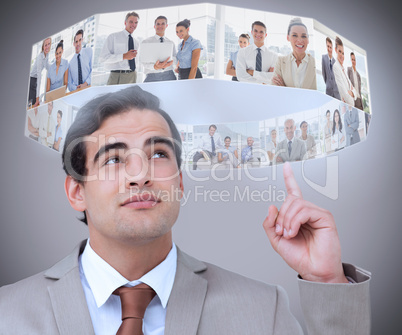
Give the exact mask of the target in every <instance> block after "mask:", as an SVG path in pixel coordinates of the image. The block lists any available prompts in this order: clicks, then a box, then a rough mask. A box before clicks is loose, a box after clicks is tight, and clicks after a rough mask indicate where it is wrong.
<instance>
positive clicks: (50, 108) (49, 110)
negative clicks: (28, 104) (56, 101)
mask: <svg viewBox="0 0 402 335" xmlns="http://www.w3.org/2000/svg"><path fill="white" fill-rule="evenodd" d="M52 110H53V102H49V103H48V104H47V112H48V113H49V115H52Z"/></svg>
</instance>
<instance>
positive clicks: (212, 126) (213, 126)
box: [208, 124, 218, 130]
mask: <svg viewBox="0 0 402 335" xmlns="http://www.w3.org/2000/svg"><path fill="white" fill-rule="evenodd" d="M211 128H214V129H215V130H216V129H218V127H217V126H215V125H214V124H211V125H210V126H209V127H208V130H210V129H211Z"/></svg>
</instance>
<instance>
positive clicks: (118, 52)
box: [99, 29, 140, 70]
mask: <svg viewBox="0 0 402 335" xmlns="http://www.w3.org/2000/svg"><path fill="white" fill-rule="evenodd" d="M128 35H130V33H129V32H128V31H127V30H125V29H124V30H122V31H119V32H117V33H113V34H110V35H109V36H108V37H107V38H106V41H105V44H104V45H103V48H102V51H101V54H100V56H99V62H100V63H103V64H105V68H106V69H108V70H130V65H129V63H128V59H123V54H125V53H126V52H127V51H128ZM133 42H134V50H137V51H138V49H139V46H140V44H139V42H138V41H137V40H136V39H135V38H134V37H133ZM134 59H135V60H136V59H137V57H135V58H134ZM135 65H136V67H137V66H138V64H137V61H136V62H135Z"/></svg>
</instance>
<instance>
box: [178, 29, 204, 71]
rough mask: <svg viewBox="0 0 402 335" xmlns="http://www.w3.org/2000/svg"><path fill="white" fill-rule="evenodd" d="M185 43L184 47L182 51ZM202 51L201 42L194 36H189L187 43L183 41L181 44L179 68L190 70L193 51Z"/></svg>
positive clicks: (179, 47) (179, 48)
mask: <svg viewBox="0 0 402 335" xmlns="http://www.w3.org/2000/svg"><path fill="white" fill-rule="evenodd" d="M183 43H184V47H183V49H182V46H183ZM195 49H201V50H202V45H201V42H200V41H199V40H196V39H195V38H193V37H192V36H189V38H188V39H187V41H186V42H184V41H182V42H181V43H179V46H178V51H177V55H176V58H177V60H178V61H179V66H180V68H181V69H188V68H190V67H191V59H192V57H193V50H195Z"/></svg>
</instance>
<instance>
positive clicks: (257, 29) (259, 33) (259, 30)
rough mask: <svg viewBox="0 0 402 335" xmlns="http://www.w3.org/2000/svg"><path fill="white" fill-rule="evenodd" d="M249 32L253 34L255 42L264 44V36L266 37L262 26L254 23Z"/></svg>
mask: <svg viewBox="0 0 402 335" xmlns="http://www.w3.org/2000/svg"><path fill="white" fill-rule="evenodd" d="M251 34H252V35H253V39H254V43H255V44H264V40H265V37H267V33H266V31H265V28H264V27H263V26H258V25H256V24H255V25H254V27H253V31H252V33H251Z"/></svg>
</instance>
